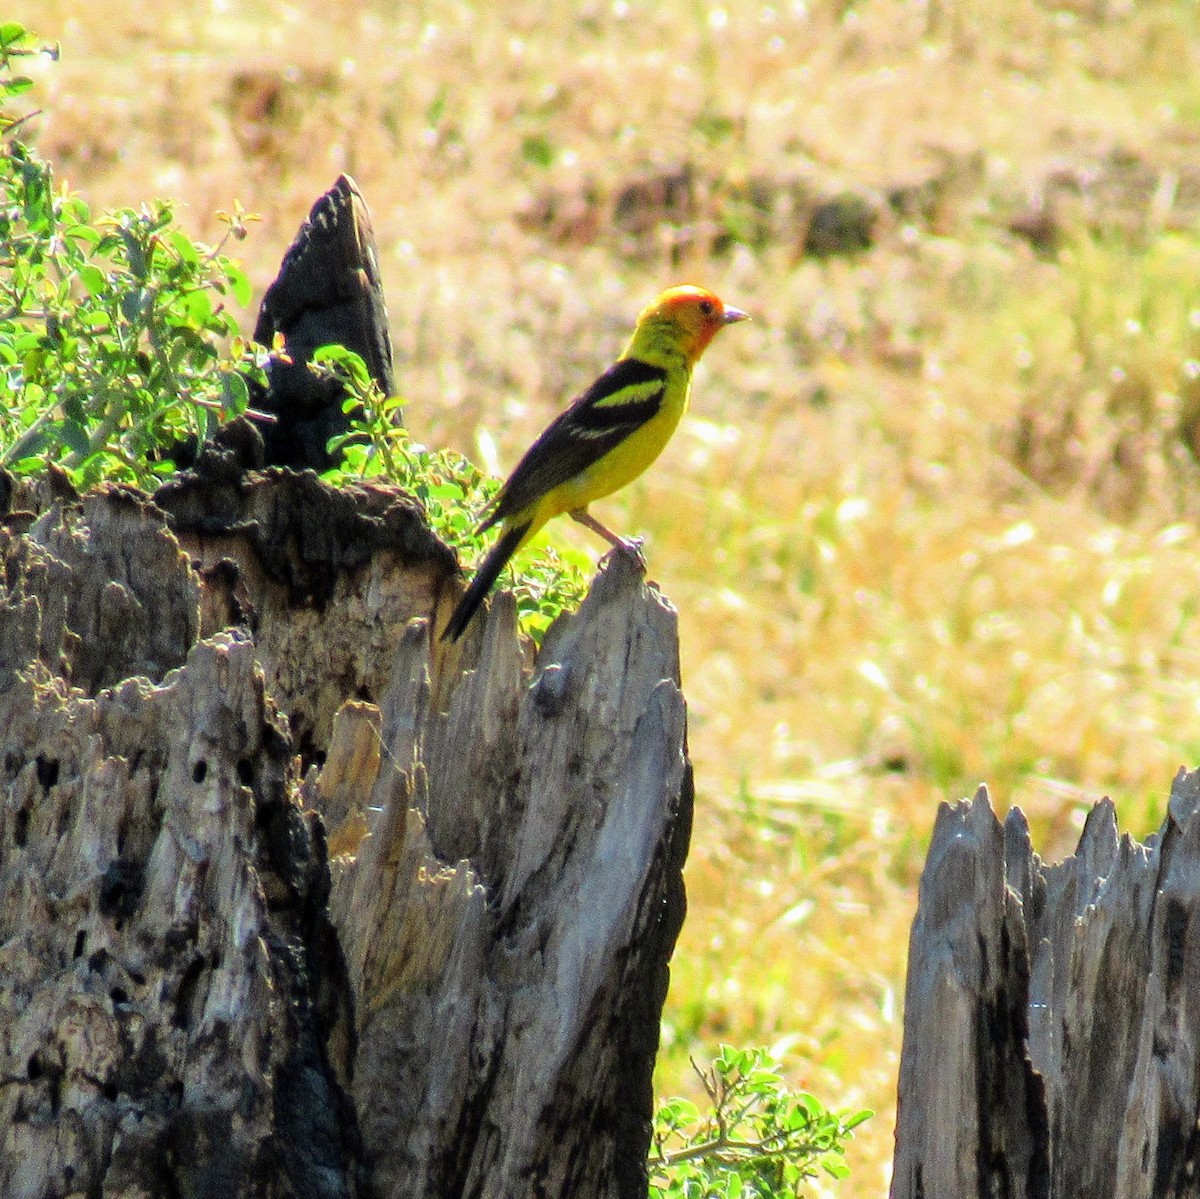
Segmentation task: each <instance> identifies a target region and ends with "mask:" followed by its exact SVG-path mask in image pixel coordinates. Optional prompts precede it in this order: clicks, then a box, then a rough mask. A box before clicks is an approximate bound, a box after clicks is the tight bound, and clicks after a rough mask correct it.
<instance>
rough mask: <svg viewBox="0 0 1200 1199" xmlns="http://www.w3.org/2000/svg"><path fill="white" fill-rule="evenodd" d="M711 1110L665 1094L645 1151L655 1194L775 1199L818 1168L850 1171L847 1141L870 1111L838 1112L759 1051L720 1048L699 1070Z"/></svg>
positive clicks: (663, 1198)
mask: <svg viewBox="0 0 1200 1199" xmlns="http://www.w3.org/2000/svg"><path fill="white" fill-rule="evenodd" d="M697 1073H698V1074H699V1075H700V1079H701V1082H702V1083H703V1084H704V1089H705V1091H706V1092H707V1094H708V1098H709V1101H710V1103H711V1108H710V1110H709V1111H707V1112H701V1110H700V1109H699V1108H698V1107H697V1106H696V1104H694V1103H692V1102H691V1101H690V1100H687V1099H668V1100H666V1101H664V1102H663V1103H662V1105H661V1106H660V1107H659V1109H658V1113H657V1115H656V1118H655V1127H654V1147H653V1149H652V1151H651V1155H650V1171H651V1187H650V1194H651V1196H653V1197H654V1199H710V1197H712V1199H717V1197H718V1196H719V1197H720V1199H781V1197H782V1196H794V1195H800V1194H802V1193H803V1192H802V1187H803V1185H804V1183H805V1182H806V1181H808V1180H809V1179H812V1178H816V1177H817V1176H818V1174H820V1173H824V1174H826V1175H827V1176H828V1177H830V1178H835V1179H842V1178H845V1177H847V1176H848V1175H849V1173H850V1170H849V1168H848V1167H847V1165H846V1159H845V1145H846V1142H847V1140H849V1139H850V1137H851V1136H852V1135H853V1129H855V1128H857V1127H858V1125H860V1124H861V1123H862V1122H863V1121H864V1120H866V1119H867V1118H868V1117H869V1116H870V1115H871V1113H870V1112H868V1111H858V1112H853V1113H842V1114H837V1113H834V1112H831V1111H829V1110H828V1109H827V1108H826V1107H825V1106H824V1105H823V1104H822V1103H821V1102H820V1101H819V1100H818V1099H817V1098H815V1097H814V1096H813V1095H810V1094H808V1093H807V1092H806V1091H791V1090H789V1089H788V1088H787V1086H786V1085H785V1083H784V1081H783V1078H782V1076H781V1075H780V1073H779V1068H778V1066H777V1064H776V1063H775V1062H773V1061H772V1060H771V1057H770V1055H769V1054H768V1053H767V1051H766V1050H764V1049H733V1048H731V1047H730V1046H728V1045H722V1046H721V1051H720V1053H719V1055H718V1056H717V1058H716V1060H715V1061H714V1062H713V1063H712V1065H711V1066H710V1067H709V1068H708V1069H707V1070H699V1069H698V1070H697Z"/></svg>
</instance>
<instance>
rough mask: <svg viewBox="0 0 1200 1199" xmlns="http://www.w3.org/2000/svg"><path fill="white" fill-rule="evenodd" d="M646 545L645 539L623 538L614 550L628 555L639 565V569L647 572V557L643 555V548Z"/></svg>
mask: <svg viewBox="0 0 1200 1199" xmlns="http://www.w3.org/2000/svg"><path fill="white" fill-rule="evenodd" d="M645 544H646V539H645V538H644V537H621V538H619V539H618V542H617V545H616V546H615V547H614V548H615V549H616V551H617V552H618V553H620V554H628V555H629V557H631V558H632V559H633V560H634V562H636V563H637V565H638V568H639V569H640V570H641V571H643V572H645V570H646V555H645V554H644V553H642V546H644V545H645Z"/></svg>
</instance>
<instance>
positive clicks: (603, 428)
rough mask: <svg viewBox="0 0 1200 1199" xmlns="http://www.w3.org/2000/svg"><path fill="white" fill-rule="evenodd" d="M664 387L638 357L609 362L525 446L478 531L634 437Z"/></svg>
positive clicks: (659, 371)
mask: <svg viewBox="0 0 1200 1199" xmlns="http://www.w3.org/2000/svg"><path fill="white" fill-rule="evenodd" d="M666 383H667V372H666V371H665V370H663V368H662V367H660V366H653V365H652V364H651V363H649V362H642V361H641V360H640V359H637V358H622V359H620V360H619V361H617V362H614V363H613V365H612V366H610V367H609V368H608V370H606V371H605V372H604V374H602V375H601V376H600V377H599V378H598V379H597V380H596V381H595V383H593V384H592V385H591V387H589V388H588V389H587V391H585V392H583V393H582V394H581V395H579V396H576V398H575V399H574V400H572V401H571V405H570V407H569V408H567V409H566V410H565V411H563V412H562V413H561V414H560V415H559V416H557V417H556V418H555V419H554V420H553V421H551V422H550V424H549V425H547V427H546V429H545V431H544V432H543V433H542V435H541V436H540V437H539V438H538V439H537V441H535V442H534V443H533V445H531V446H530V447H529V449H528V451H526V454H525V457H524V458H522V459H521V461H520V462H518V463H517V466H516V469H515V470H514V471H513V473H512V474H511V475H510V476H509V477H508V481H507V482H506V483H505V484H504V486H503V487H502V488H501V489H500V493H499V494H498V495H497V496H496V500H495V506H494V507H493V509H492V511H491V513H490V515H489V516H488V517H487V519H486V520H485V521H484V522H483V524H482V525H481V526H480V528H481V529H486V528H488V527H490V526H491V525H494V524H496V523H497V522H498V521H501V520H503V519H504V518H505V517H506V516H511V515H512V514H513V513H514V512H520V511H521V510H522V509H523V508H525V507H527V506H528V505H530V504H532V503H534V502H535V501H536V500H539V499H541V497H542V496H544V495H545V494H546V493H547V492H548V491H551V490H553V489H554V488H555V487H558V486H560V485H561V484H563V483H566V482H567V481H568V480H570V479H573V478H574V477H575V476H576V475H578V474H580V473H581V472H582V471H585V470H586V469H587V468H588V467H589V466H591V465H592V464H593V463H594V462H598V461H599V460H600V459H601V458H603V457H604V455H605V454H607V453H609V452H610V451H611V450H613V449H615V448H616V447H617V446H618V445H620V444H621V442H623V441H624V440H625V439H626V438H627V437H629V436H630V435H631V434H633V433H636V432H637V430H638V429H640V428H641V427H642V426H643V425H644V424H645V423H646V422H647V421H648V420H650V419H651V418H652V417H654V416H655V415H656V414H657V413H658V410H659V409H660V408H661V407H662V401H663V395H664V394H665V392H666ZM622 393H624V394H622Z"/></svg>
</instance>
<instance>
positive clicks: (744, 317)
mask: <svg viewBox="0 0 1200 1199" xmlns="http://www.w3.org/2000/svg"><path fill="white" fill-rule="evenodd" d="M749 319H750V314H749V313H748V312H743V311H742V310H741V309H740V308H726V309H725V323H726V324H727V325H736V324H737V323H738V321H748V320H749Z"/></svg>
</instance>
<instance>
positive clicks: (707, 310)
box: [700, 300, 713, 316]
mask: <svg viewBox="0 0 1200 1199" xmlns="http://www.w3.org/2000/svg"><path fill="white" fill-rule="evenodd" d="M700 311H701V312H703V313H704V315H705V316H712V314H713V302H712V300H701V301H700Z"/></svg>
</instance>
